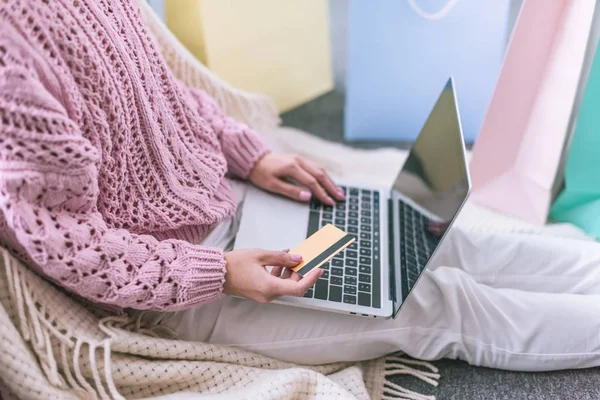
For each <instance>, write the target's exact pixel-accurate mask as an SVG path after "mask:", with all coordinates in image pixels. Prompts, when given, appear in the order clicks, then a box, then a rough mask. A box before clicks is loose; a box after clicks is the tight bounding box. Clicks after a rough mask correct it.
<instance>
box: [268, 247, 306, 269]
mask: <svg viewBox="0 0 600 400" xmlns="http://www.w3.org/2000/svg"><path fill="white" fill-rule="evenodd" d="M258 261H259V262H260V263H261V264H262V265H264V266H267V265H269V266H272V267H295V266H296V265H298V264H299V263H300V261H302V256H301V255H299V254H290V253H286V252H283V251H270V250H263V251H262V252H261V253H260V254H259V255H258ZM280 273H281V272H280Z"/></svg>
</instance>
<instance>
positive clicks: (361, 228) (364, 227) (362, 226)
mask: <svg viewBox="0 0 600 400" xmlns="http://www.w3.org/2000/svg"><path fill="white" fill-rule="evenodd" d="M360 230H361V231H363V232H371V227H370V226H369V225H361V226H360Z"/></svg>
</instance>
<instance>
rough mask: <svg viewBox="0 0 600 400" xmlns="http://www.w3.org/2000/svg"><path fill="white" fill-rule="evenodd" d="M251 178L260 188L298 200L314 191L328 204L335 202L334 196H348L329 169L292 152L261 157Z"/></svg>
mask: <svg viewBox="0 0 600 400" xmlns="http://www.w3.org/2000/svg"><path fill="white" fill-rule="evenodd" d="M249 178H250V181H251V182H252V183H254V184H255V185H256V186H258V187H260V188H263V189H265V190H268V191H270V192H273V193H278V194H281V195H283V196H287V197H289V198H292V199H294V200H300V201H309V200H310V198H311V192H312V194H314V195H315V196H316V197H317V198H318V199H319V200H320V201H321V202H323V203H324V204H329V205H333V204H334V200H333V199H335V200H338V201H342V200H344V199H345V196H344V191H343V190H342V189H341V188H340V187H338V186H336V185H335V184H334V183H333V181H332V180H331V178H330V177H329V175H327V173H326V172H325V170H323V169H322V168H319V167H317V166H316V165H314V164H313V163H311V162H310V161H307V160H305V159H303V158H302V157H299V156H295V155H292V154H267V155H266V156H264V157H263V158H262V159H260V160H259V161H258V163H257V164H256V166H255V167H254V169H253V170H252V172H251V173H250V177H249ZM287 179H292V180H294V181H296V182H298V183H299V184H300V185H301V186H297V185H294V184H291V183H289V182H288V181H287ZM307 189H308V190H307Z"/></svg>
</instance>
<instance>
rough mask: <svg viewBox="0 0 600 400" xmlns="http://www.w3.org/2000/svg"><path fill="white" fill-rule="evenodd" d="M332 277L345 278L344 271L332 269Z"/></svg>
mask: <svg viewBox="0 0 600 400" xmlns="http://www.w3.org/2000/svg"><path fill="white" fill-rule="evenodd" d="M331 275H336V276H343V275H344V270H343V269H341V268H337V267H332V268H331Z"/></svg>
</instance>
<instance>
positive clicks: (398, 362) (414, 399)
mask: <svg viewBox="0 0 600 400" xmlns="http://www.w3.org/2000/svg"><path fill="white" fill-rule="evenodd" d="M414 366H419V367H422V368H425V369H426V370H423V369H417V368H414ZM438 372H439V370H438V369H437V368H436V367H435V366H434V365H432V364H430V363H428V362H426V361H419V360H412V359H409V358H406V357H403V356H400V355H396V356H390V357H388V358H387V359H386V367H385V373H384V376H385V378H386V381H387V382H386V383H385V387H384V393H383V397H382V399H383V400H389V399H403V400H435V396H429V395H423V394H421V393H417V392H414V391H412V390H408V389H406V388H404V387H402V386H400V385H398V384H396V383H394V382H392V381H391V380H390V377H392V376H394V375H410V376H413V377H415V378H418V379H420V380H422V381H423V382H426V383H428V384H430V385H432V386H435V387H437V386H438V384H439V382H438V379H439V378H440V374H439V373H438Z"/></svg>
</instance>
